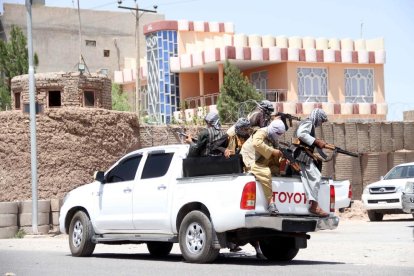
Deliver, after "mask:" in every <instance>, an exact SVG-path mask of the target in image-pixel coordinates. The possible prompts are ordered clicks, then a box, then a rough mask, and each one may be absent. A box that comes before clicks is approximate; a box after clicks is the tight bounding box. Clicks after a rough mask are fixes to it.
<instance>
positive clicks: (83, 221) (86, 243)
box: [69, 211, 96, 257]
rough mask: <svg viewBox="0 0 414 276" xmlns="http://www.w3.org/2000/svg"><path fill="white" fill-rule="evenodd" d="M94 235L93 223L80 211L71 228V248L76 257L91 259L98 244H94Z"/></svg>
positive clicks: (76, 214)
mask: <svg viewBox="0 0 414 276" xmlns="http://www.w3.org/2000/svg"><path fill="white" fill-rule="evenodd" d="M93 234H94V231H93V227H92V223H91V221H90V219H89V217H88V215H87V214H85V212H83V211H78V212H76V213H75V215H74V216H73V218H72V220H71V222H70V226H69V247H70V251H71V252H72V256H74V257H89V256H91V255H92V253H93V250H94V249H95V246H96V244H95V243H93V242H92V236H93Z"/></svg>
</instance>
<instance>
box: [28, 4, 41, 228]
mask: <svg viewBox="0 0 414 276" xmlns="http://www.w3.org/2000/svg"><path fill="white" fill-rule="evenodd" d="M26 11H27V12H26V16H27V48H28V54H29V106H30V156H31V169H32V231H33V234H39V231H38V229H37V149H36V105H35V77H34V66H33V39H32V0H26Z"/></svg>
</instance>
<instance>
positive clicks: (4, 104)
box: [0, 78, 11, 111]
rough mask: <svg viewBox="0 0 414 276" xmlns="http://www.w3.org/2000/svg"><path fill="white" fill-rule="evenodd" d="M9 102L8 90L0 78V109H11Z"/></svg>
mask: <svg viewBox="0 0 414 276" xmlns="http://www.w3.org/2000/svg"><path fill="white" fill-rule="evenodd" d="M10 103H11V97H10V91H9V90H8V89H7V87H6V86H5V85H4V81H1V78H0V111H1V110H7V109H11V108H10Z"/></svg>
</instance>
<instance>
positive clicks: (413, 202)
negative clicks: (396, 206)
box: [401, 194, 414, 214]
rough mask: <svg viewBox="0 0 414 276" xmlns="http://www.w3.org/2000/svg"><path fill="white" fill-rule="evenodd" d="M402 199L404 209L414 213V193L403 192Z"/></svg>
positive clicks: (406, 211)
mask: <svg viewBox="0 0 414 276" xmlns="http://www.w3.org/2000/svg"><path fill="white" fill-rule="evenodd" d="M401 199H402V207H403V211H404V212H405V213H409V214H410V213H411V214H414V194H403V195H402V198H401Z"/></svg>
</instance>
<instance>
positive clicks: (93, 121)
mask: <svg viewBox="0 0 414 276" xmlns="http://www.w3.org/2000/svg"><path fill="white" fill-rule="evenodd" d="M36 132H37V163H38V190H39V192H38V196H39V199H52V198H63V197H64V195H65V193H66V192H68V191H69V190H71V189H73V188H75V187H77V186H79V185H82V184H84V183H88V182H91V180H92V174H93V172H94V171H95V170H98V169H100V170H106V169H107V168H108V167H109V166H110V165H111V164H112V163H113V162H115V161H116V160H117V159H119V158H120V157H121V156H122V155H124V154H125V153H127V152H129V151H131V150H135V149H137V148H139V125H138V121H137V118H136V116H135V114H133V113H125V112H118V111H110V110H106V109H89V108H55V109H48V110H45V112H44V113H43V114H40V115H37V116H36ZM0 160H1V162H0V201H15V200H26V199H31V165H30V164H31V163H30V162H31V161H30V160H31V159H30V127H29V115H28V114H24V113H22V112H21V111H6V112H0Z"/></svg>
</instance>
